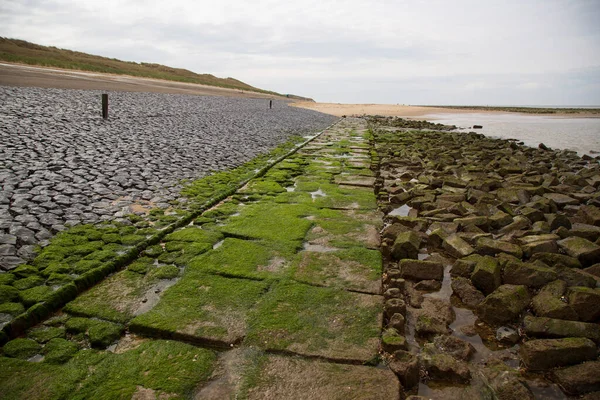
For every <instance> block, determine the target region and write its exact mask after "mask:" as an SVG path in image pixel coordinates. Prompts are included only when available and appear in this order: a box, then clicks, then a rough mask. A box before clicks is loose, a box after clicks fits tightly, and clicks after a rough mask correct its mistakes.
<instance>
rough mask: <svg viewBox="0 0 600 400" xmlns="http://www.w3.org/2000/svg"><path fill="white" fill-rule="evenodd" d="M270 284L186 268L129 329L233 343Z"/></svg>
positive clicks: (237, 338)
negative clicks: (182, 274) (177, 279)
mask: <svg viewBox="0 0 600 400" xmlns="http://www.w3.org/2000/svg"><path fill="white" fill-rule="evenodd" d="M268 286H269V284H268V283H266V282H260V281H249V280H246V279H232V278H223V277H220V276H216V275H207V274H202V273H198V272H196V271H187V272H186V273H185V275H184V276H183V278H182V279H181V280H180V281H179V282H177V283H176V284H175V285H173V286H171V287H170V288H168V289H167V290H165V291H164V292H163V294H162V297H161V299H160V301H159V302H158V304H157V305H156V306H155V307H154V308H153V309H152V310H150V311H148V312H147V313H145V314H142V315H139V316H137V317H136V318H134V319H133V320H132V321H131V324H130V327H129V328H130V330H131V331H134V332H141V333H151V334H154V335H156V334H160V335H161V336H172V337H184V338H186V340H192V341H199V342H203V341H209V342H210V341H216V342H220V343H223V342H224V343H235V342H237V341H239V340H240V339H241V338H242V337H243V336H244V335H245V333H246V330H247V324H248V320H249V317H248V312H249V310H250V309H252V308H253V307H254V306H255V304H256V303H257V302H258V301H259V299H260V298H261V296H262V294H263V293H264V291H265V290H267V288H268Z"/></svg>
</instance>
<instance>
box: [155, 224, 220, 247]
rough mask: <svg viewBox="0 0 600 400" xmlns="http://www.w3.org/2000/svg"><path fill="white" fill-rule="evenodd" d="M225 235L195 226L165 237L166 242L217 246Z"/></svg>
mask: <svg viewBox="0 0 600 400" xmlns="http://www.w3.org/2000/svg"><path fill="white" fill-rule="evenodd" d="M222 237H223V235H221V233H219V232H217V231H210V230H206V229H202V228H198V227H195V226H190V227H187V228H184V229H180V230H178V231H175V232H173V233H171V234H169V235H167V236H166V237H165V239H164V240H165V242H172V241H176V242H201V243H209V244H215V243H217V242H218V241H219V240H221V239H222Z"/></svg>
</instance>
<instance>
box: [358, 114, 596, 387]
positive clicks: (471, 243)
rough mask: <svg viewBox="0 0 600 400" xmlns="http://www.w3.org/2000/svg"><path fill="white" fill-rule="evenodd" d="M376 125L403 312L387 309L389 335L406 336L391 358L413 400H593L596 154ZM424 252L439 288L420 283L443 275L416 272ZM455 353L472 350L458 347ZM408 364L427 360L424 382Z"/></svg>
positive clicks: (393, 279) (393, 271) (386, 249)
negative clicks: (577, 398) (418, 399)
mask: <svg viewBox="0 0 600 400" xmlns="http://www.w3.org/2000/svg"><path fill="white" fill-rule="evenodd" d="M369 121H370V123H371V124H370V127H371V128H372V129H373V133H374V142H375V148H376V150H377V155H378V156H379V171H378V175H377V178H376V180H375V191H376V194H377V196H378V200H379V207H380V209H381V210H382V211H383V212H384V213H385V214H386V215H385V216H384V229H383V231H382V247H381V248H382V255H383V264H384V280H383V283H384V287H383V290H384V293H385V294H386V296H388V297H389V296H394V297H395V302H396V303H398V302H402V303H403V304H406V307H405V308H404V309H403V310H401V311H398V310H396V309H393V308H392V306H393V304H392V303H389V304H388V302H389V300H388V302H386V303H385V304H384V331H385V330H386V329H389V328H391V327H393V328H394V329H396V330H397V331H398V332H404V334H405V336H406V342H407V343H408V348H406V349H404V350H406V352H407V353H408V354H409V356H407V355H406V354H403V353H400V352H388V353H389V354H387V355H385V354H384V358H385V359H389V360H390V367H392V369H393V370H394V372H395V373H396V374H397V375H398V377H399V379H400V381H401V382H403V383H404V384H405V387H404V389H405V393H406V394H407V395H420V396H424V397H425V398H432V399H464V398H474V399H475V398H499V399H517V398H519V399H542V398H543V399H567V398H570V397H569V396H573V395H580V394H584V393H586V394H587V395H588V396H589V398H597V395H598V393H597V391H598V379H597V377H596V376H594V374H593V373H587V370H586V368H587V367H589V369H590V371H592V370H594V368H596V369H597V365H596V362H597V361H596V360H597V358H598V332H599V329H600V312H599V311H598V310H600V302H599V300H600V288H599V286H600V285H599V282H600V281H599V280H598V274H597V269H598V268H597V265H598V263H599V262H600V240H599V237H600V235H599V231H598V226H599V225H600V220H599V218H598V215H600V190H599V189H600V186H599V185H598V180H599V179H600V166H599V164H598V159H593V158H591V157H586V158H580V157H578V156H577V154H575V153H574V152H570V151H551V150H548V149H545V150H542V149H534V148H528V147H525V146H523V145H522V144H519V143H516V141H511V140H498V139H493V138H487V137H485V136H483V135H478V134H476V133H474V132H471V133H457V132H441V131H437V130H436V131H432V130H424V129H423V130H416V129H410V128H411V126H408V123H407V122H406V121H404V122H398V121H395V120H394V119H389V118H388V119H385V118H370V119H369ZM417 128H418V127H417ZM430 128H434V129H435V127H430ZM421 254H426V255H427V256H428V258H427V260H428V261H435V262H437V263H439V264H440V266H442V267H443V272H444V273H443V280H442V281H441V285H439V286H434V285H424V284H423V282H425V281H423V280H422V279H437V280H438V282H439V279H441V277H442V276H441V274H440V272H441V271H440V270H439V269H440V267H439V266H438V272H437V275H436V276H435V277H434V276H433V275H431V276H430V275H428V273H429V272H430V271H431V268H428V267H427V265H425V263H423V262H422V264H423V265H418V264H417V261H415V260H414V259H415V258H417V256H420V255H421ZM419 259H420V258H419ZM409 265H410V266H412V267H413V268H412V269H410V268H407V266H409ZM399 276H401V277H402V278H404V280H403V281H402V284H399V282H398V280H397V277H399ZM432 300H435V302H432ZM392 312H393V313H400V312H401V313H402V317H403V318H398V317H394V318H391V316H392ZM401 323H404V324H405V326H404V327H403V328H402V327H399V326H398V325H399V324H401ZM448 335H449V336H448ZM446 337H450V338H452V340H453V341H455V342H456V343H450V342H445V343H442V340H443V339H444V338H446ZM397 341H398V342H399V340H397ZM457 344H461V346H462V348H465V347H466V348H469V346H472V349H473V351H472V353H471V354H470V355H469V356H468V357H464V356H460V355H459V354H457V353H455V352H453V346H457ZM459 348H460V347H459ZM384 350H386V348H385V347H384ZM407 359H408V360H416V361H411V362H416V363H419V368H420V376H419V381H418V382H417V380H416V379H415V378H414V376H413V373H412V371H411V370H410V369H409V368H406V365H408V364H406V361H405V360H407ZM405 364H406V365H405ZM398 365H400V366H403V368H399V367H398ZM584 370H586V373H581V372H582V371H584Z"/></svg>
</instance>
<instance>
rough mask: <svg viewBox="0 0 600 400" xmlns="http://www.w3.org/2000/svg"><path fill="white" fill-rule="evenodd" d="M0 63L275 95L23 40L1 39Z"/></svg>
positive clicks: (211, 78)
mask: <svg viewBox="0 0 600 400" xmlns="http://www.w3.org/2000/svg"><path fill="white" fill-rule="evenodd" d="M0 60H2V61H8V62H14V63H23V64H31V65H41V66H46V67H56V68H65V69H75V70H82V71H93V72H103V73H110V74H119V75H132V76H140V77H146V78H155V79H165V80H170V81H178V82H188V83H199V84H202V85H210V86H218V87H224V88H230V89H239V90H249V91H254V92H260V93H271V94H278V93H275V92H269V91H266V90H262V89H258V88H255V87H253V86H250V85H248V84H247V83H244V82H242V81H239V80H237V79H234V78H217V77H216V76H214V75H211V74H196V73H194V72H191V71H188V70H186V69H181V68H171V67H167V66H164V65H160V64H150V63H136V62H132V61H121V60H117V59H115V58H106V57H100V56H95V55H91V54H86V53H81V52H78V51H72V50H65V49H59V48H57V47H53V46H50V47H47V46H40V45H37V44H35V43H30V42H26V41H24V40H19V39H8V38H3V37H0Z"/></svg>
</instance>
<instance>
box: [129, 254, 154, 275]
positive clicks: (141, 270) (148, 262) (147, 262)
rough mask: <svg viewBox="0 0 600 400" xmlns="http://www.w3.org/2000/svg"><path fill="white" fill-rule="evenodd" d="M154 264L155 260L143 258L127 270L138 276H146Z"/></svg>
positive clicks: (130, 265)
mask: <svg viewBox="0 0 600 400" xmlns="http://www.w3.org/2000/svg"><path fill="white" fill-rule="evenodd" d="M153 264H154V259H152V258H150V257H141V258H138V259H137V260H135V261H134V262H132V263H131V264H129V265H128V266H127V269H128V270H129V271H132V272H137V273H138V274H142V275H143V274H145V273H146V272H148V269H149V268H150V267H151V266H152V265H153Z"/></svg>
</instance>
